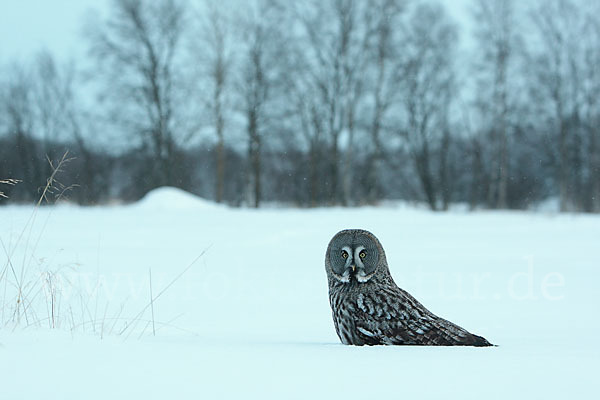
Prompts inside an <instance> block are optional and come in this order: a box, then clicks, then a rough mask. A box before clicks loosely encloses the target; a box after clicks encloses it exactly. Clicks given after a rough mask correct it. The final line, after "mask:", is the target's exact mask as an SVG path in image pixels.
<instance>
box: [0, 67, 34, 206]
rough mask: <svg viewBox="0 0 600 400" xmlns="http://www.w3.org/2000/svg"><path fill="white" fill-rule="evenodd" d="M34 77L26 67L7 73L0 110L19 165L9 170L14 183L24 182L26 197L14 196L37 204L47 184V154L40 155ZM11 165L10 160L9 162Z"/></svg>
mask: <svg viewBox="0 0 600 400" xmlns="http://www.w3.org/2000/svg"><path fill="white" fill-rule="evenodd" d="M33 76H34V74H32V73H31V72H30V69H29V68H27V67H23V66H22V65H17V64H13V65H12V66H11V67H10V68H9V69H8V71H7V75H5V77H8V79H7V80H6V82H5V83H4V87H3V88H2V89H3V90H2V91H1V92H0V94H1V96H2V97H1V98H0V109H1V110H2V115H3V120H4V124H3V125H4V129H5V130H6V131H7V133H8V136H9V137H11V138H12V140H11V142H12V143H13V144H14V149H15V151H16V155H17V157H16V160H17V162H16V164H15V165H12V166H5V167H4V168H9V169H10V171H5V172H4V173H5V174H6V173H8V174H10V175H9V176H5V177H10V178H13V179H19V180H21V181H22V184H20V185H19V186H18V187H17V190H18V191H20V192H21V193H23V195H22V197H20V198H19V197H16V196H12V197H13V199H15V200H33V199H34V198H35V196H36V194H37V189H38V188H39V187H40V186H41V185H42V184H43V183H44V179H45V177H44V166H43V164H42V163H41V162H40V160H43V153H41V154H40V151H39V150H40V149H38V143H37V141H36V140H35V135H34V133H35V129H36V109H35V88H34V85H33V82H34V79H33ZM6 161H8V160H6Z"/></svg>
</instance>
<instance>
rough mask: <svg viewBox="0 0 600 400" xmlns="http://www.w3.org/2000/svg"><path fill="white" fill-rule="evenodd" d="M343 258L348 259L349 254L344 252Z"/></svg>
mask: <svg viewBox="0 0 600 400" xmlns="http://www.w3.org/2000/svg"><path fill="white" fill-rule="evenodd" d="M342 258H348V253H347V252H346V250H342Z"/></svg>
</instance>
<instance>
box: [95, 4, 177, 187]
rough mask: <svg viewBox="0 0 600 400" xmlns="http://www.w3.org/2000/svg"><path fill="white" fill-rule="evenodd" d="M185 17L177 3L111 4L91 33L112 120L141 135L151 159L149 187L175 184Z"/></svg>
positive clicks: (148, 171) (145, 149) (148, 173)
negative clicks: (109, 12)
mask: <svg viewBox="0 0 600 400" xmlns="http://www.w3.org/2000/svg"><path fill="white" fill-rule="evenodd" d="M184 15H185V9H184V7H183V3H181V2H180V1H178V0H157V1H150V0H113V3H112V8H111V14H110V16H109V17H108V19H106V20H105V21H103V22H102V23H101V24H99V25H96V26H94V27H93V29H92V30H91V31H90V33H89V34H90V35H89V36H90V41H91V48H90V49H91V53H92V55H93V56H94V57H95V59H96V61H97V65H98V69H99V71H98V72H101V73H102V74H103V76H104V78H105V83H106V86H105V90H104V91H103V97H104V98H106V99H108V100H109V102H110V104H109V108H110V112H111V113H110V116H111V117H112V118H113V119H115V120H116V121H117V122H118V123H119V125H120V127H121V128H124V129H127V130H128V131H130V132H132V133H134V134H135V135H137V140H138V143H140V145H141V148H142V150H143V151H144V152H145V153H146V154H148V156H149V159H148V161H149V162H148V163H147V165H146V171H145V175H146V178H147V179H148V181H147V182H146V185H147V187H148V188H152V187H156V186H161V185H167V184H176V181H175V180H174V170H175V167H176V147H175V146H176V137H175V135H176V133H177V132H176V131H177V130H178V129H180V128H181V127H180V126H178V122H180V121H178V119H177V113H178V112H180V111H181V109H182V108H184V106H185V102H184V100H183V99H182V93H183V92H182V89H181V88H182V86H181V82H179V81H178V77H179V76H182V74H181V73H180V71H179V70H178V61H179V58H178V57H179V55H180V51H181V38H182V32H183V27H184V22H185V18H184Z"/></svg>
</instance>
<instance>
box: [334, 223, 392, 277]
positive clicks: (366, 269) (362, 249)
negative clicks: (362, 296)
mask: <svg viewBox="0 0 600 400" xmlns="http://www.w3.org/2000/svg"><path fill="white" fill-rule="evenodd" d="M325 269H326V270H327V274H328V276H329V277H330V279H335V280H337V281H339V282H342V283H351V282H354V281H355V282H358V283H359V284H360V283H365V282H368V281H369V280H370V279H371V278H373V277H374V276H375V275H376V274H377V273H378V272H380V273H385V274H387V261H386V260H385V253H384V251H383V247H382V246H381V243H379V240H378V239H377V238H376V237H375V235H373V234H372V233H371V232H368V231H365V230H362V229H347V230H343V231H341V232H338V233H337V234H336V235H335V236H334V237H333V238H332V239H331V241H330V242H329V246H328V247H327V254H326V256H325ZM383 269H385V271H383Z"/></svg>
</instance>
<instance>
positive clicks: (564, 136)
mask: <svg viewBox="0 0 600 400" xmlns="http://www.w3.org/2000/svg"><path fill="white" fill-rule="evenodd" d="M532 19H533V21H534V26H535V27H536V30H537V34H538V39H537V41H536V42H535V44H534V45H533V46H532V50H531V53H532V54H533V55H532V57H533V60H532V62H531V63H530V66H531V68H532V72H533V74H532V75H533V77H534V80H533V81H532V85H533V87H532V92H533V93H534V97H533V98H534V100H535V101H536V103H537V105H538V112H539V113H540V114H542V115H547V116H548V117H549V118H550V120H551V121H552V124H553V128H552V131H553V132H555V135H554V138H556V139H555V142H556V143H557V144H556V146H555V147H554V149H555V151H554V152H555V154H556V156H555V158H556V160H557V162H556V163H555V165H556V181H557V184H558V192H559V197H560V210H561V211H566V210H567V209H568V208H569V203H570V202H571V200H573V198H572V192H573V191H574V188H573V186H572V184H571V183H572V182H573V179H571V178H572V177H573V173H574V170H573V164H572V162H571V155H572V152H573V151H578V149H577V147H579V146H578V144H577V141H578V138H577V137H576V135H577V133H576V127H575V125H576V123H577V121H579V120H580V101H581V87H580V79H581V76H580V70H579V62H578V57H579V56H578V52H579V40H580V37H579V30H578V28H579V24H580V21H581V20H580V16H579V12H578V9H577V6H576V5H575V4H574V3H573V2H572V1H570V0H551V1H546V2H542V3H540V4H539V6H538V7H537V8H536V9H535V10H534V11H533V12H532ZM552 141H553V143H554V140H552Z"/></svg>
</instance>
